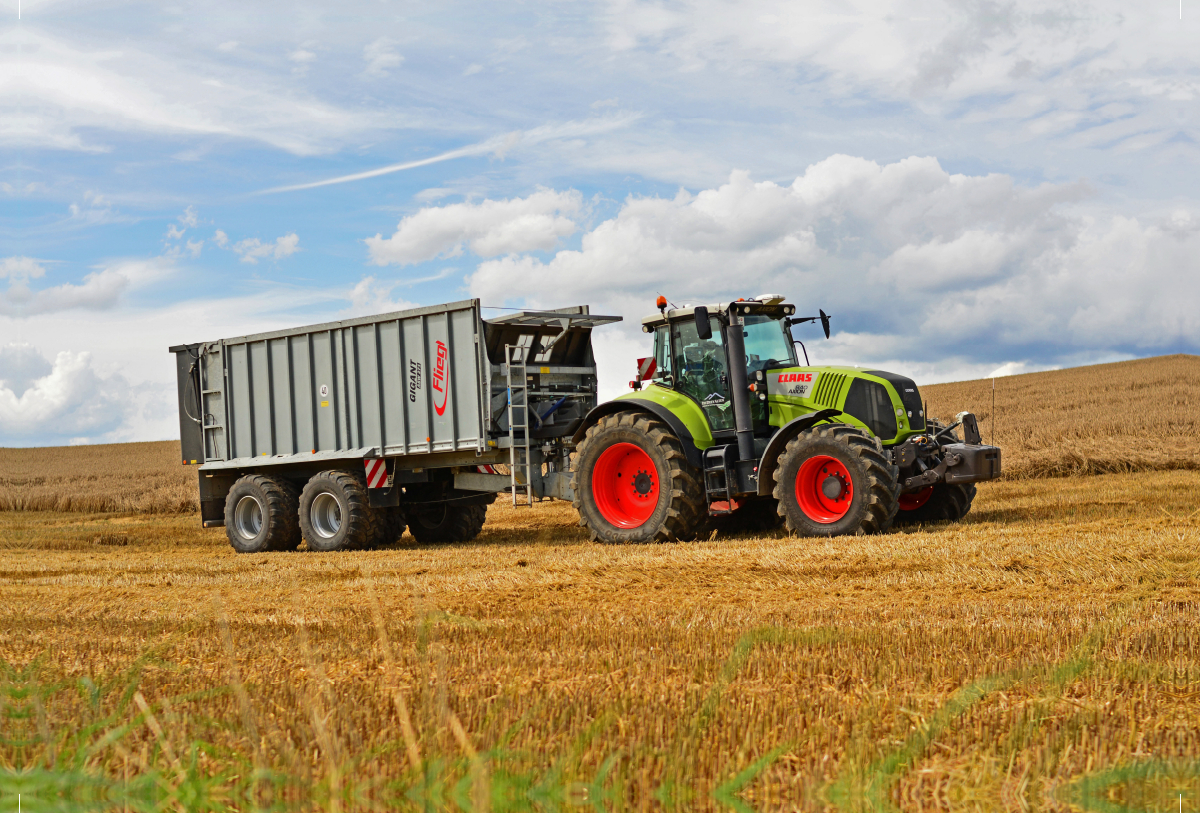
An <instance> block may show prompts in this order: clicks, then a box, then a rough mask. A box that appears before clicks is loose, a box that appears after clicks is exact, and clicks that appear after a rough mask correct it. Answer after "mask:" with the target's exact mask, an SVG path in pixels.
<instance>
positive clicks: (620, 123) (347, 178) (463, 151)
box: [258, 114, 640, 195]
mask: <svg viewBox="0 0 1200 813" xmlns="http://www.w3.org/2000/svg"><path fill="white" fill-rule="evenodd" d="M639 118H640V115H639V114H627V115H621V116H608V117H594V118H590V119H586V120H583V121H568V122H563V123H558V124H545V125H542V126H540V127H533V128H531V129H529V130H514V131H513V132H510V133H504V134H503V135H498V136H493V137H492V138H489V139H487V140H486V141H480V142H479V143H477V144H470V145H468V146H466V147H460V148H459V149H456V150H450V151H449V152H444V153H441V154H440V155H434V156H431V157H429V158H421V159H419V160H416V161H405V162H404V163H401V164H389V165H388V166H385V167H379V168H377V169H369V170H367V171H365V172H355V173H353V174H350V175H340V176H338V177H336V178H326V179H324V180H321V181H310V182H309V183H300V184H291V185H289V186H276V187H273V188H271V189H264V190H262V191H261V192H259V193H258V194H260V195H266V194H272V193H276V192H295V191H298V190H300V189H316V188H318V187H321V186H331V185H332V184H340V183H350V182H351V181H362V180H366V179H367V178H378V177H379V176H380V175H389V174H391V173H393V172H403V171H405V170H409V169H416V168H417V167H427V166H429V165H431V164H438V163H441V162H442V161H453V160H454V159H456V158H466V157H469V156H475V155H494V156H495V157H496V158H499V159H503V158H504V156H505V155H507V154H508V153H509V151H511V150H513V149H515V148H528V147H533V146H535V145H538V144H542V143H544V142H547V141H557V140H562V139H570V140H575V139H579V138H582V137H584V136H589V135H599V134H601V133H607V132H610V131H612V130H619V129H621V128H622V127H627V126H629V125H630V124H632V123H633V122H635V121H637V120H638V119H639Z"/></svg>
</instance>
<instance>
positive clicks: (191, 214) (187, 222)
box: [179, 206, 200, 229]
mask: <svg viewBox="0 0 1200 813" xmlns="http://www.w3.org/2000/svg"><path fill="white" fill-rule="evenodd" d="M179 222H180V223H182V224H183V225H184V226H186V227H187V228H189V229H190V228H192V227H193V226H195V225H196V224H197V223H199V222H200V221H199V220H198V219H197V218H196V207H195V206H189V207H187V208H186V209H184V210H183V214H181V215H180V216H179Z"/></svg>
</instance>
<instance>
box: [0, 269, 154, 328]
mask: <svg viewBox="0 0 1200 813" xmlns="http://www.w3.org/2000/svg"><path fill="white" fill-rule="evenodd" d="M95 269H96V270H94V271H92V272H91V273H89V274H87V275H86V276H84V278H83V279H82V280H81V281H80V282H78V283H72V282H66V283H63V284H61V285H54V286H51V287H49V288H42V289H39V290H36V291H35V290H32V289H31V287H30V285H29V281H30V280H32V279H36V278H39V277H42V276H43V275H44V274H45V268H43V267H42V265H41V264H40V263H39V262H38V261H37V260H32V259H30V258H28V257H8V258H6V259H5V260H4V261H3V262H2V263H0V277H7V278H8V280H9V287H8V289H7V290H6V291H3V292H2V293H0V313H3V314H7V315H12V316H38V315H41V314H47V313H55V312H58V311H64V310H72V309H76V308H80V309H85V310H106V309H109V308H111V307H113V306H114V305H116V304H117V302H118V300H119V299H120V297H121V295H122V294H123V293H125V292H126V291H128V290H131V289H133V288H137V287H140V286H142V285H146V284H149V283H151V282H154V281H155V280H158V279H161V278H162V277H164V276H166V275H167V274H169V273H170V272H171V270H172V269H173V266H172V264H171V260H170V259H169V258H166V257H156V258H154V259H150V260H140V259H134V260H120V261H116V262H113V263H109V264H106V265H100V266H95Z"/></svg>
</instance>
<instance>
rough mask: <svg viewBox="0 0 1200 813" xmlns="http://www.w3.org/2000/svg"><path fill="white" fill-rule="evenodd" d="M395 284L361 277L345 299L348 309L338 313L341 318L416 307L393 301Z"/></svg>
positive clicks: (404, 300) (402, 300) (403, 301)
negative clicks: (348, 302) (347, 300)
mask: <svg viewBox="0 0 1200 813" xmlns="http://www.w3.org/2000/svg"><path fill="white" fill-rule="evenodd" d="M396 285H397V283H395V282H385V281H382V280H377V279H375V277H363V278H362V279H361V280H360V281H359V282H358V284H357V285H355V286H354V287H353V288H352V289H351V290H350V294H349V296H348V297H347V299H349V300H350V307H348V308H344V309H343V310H341V311H339V313H338V315H339V316H341V317H343V318H351V317H355V316H368V315H370V314H375V313H388V312H390V311H402V310H408V309H409V308H415V307H418V305H417V303H415V302H409V301H408V300H406V299H393V298H392V291H394V290H395V289H396Z"/></svg>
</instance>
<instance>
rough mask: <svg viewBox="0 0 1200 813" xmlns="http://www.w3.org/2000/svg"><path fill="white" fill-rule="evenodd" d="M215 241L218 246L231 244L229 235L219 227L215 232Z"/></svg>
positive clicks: (222, 246)
mask: <svg viewBox="0 0 1200 813" xmlns="http://www.w3.org/2000/svg"><path fill="white" fill-rule="evenodd" d="M213 242H214V243H216V244H217V247H218V248H225V246H227V245H229V235H228V234H226V233H225V232H223V231H221V230H220V229H217V231H216V233H214V234H213Z"/></svg>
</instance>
